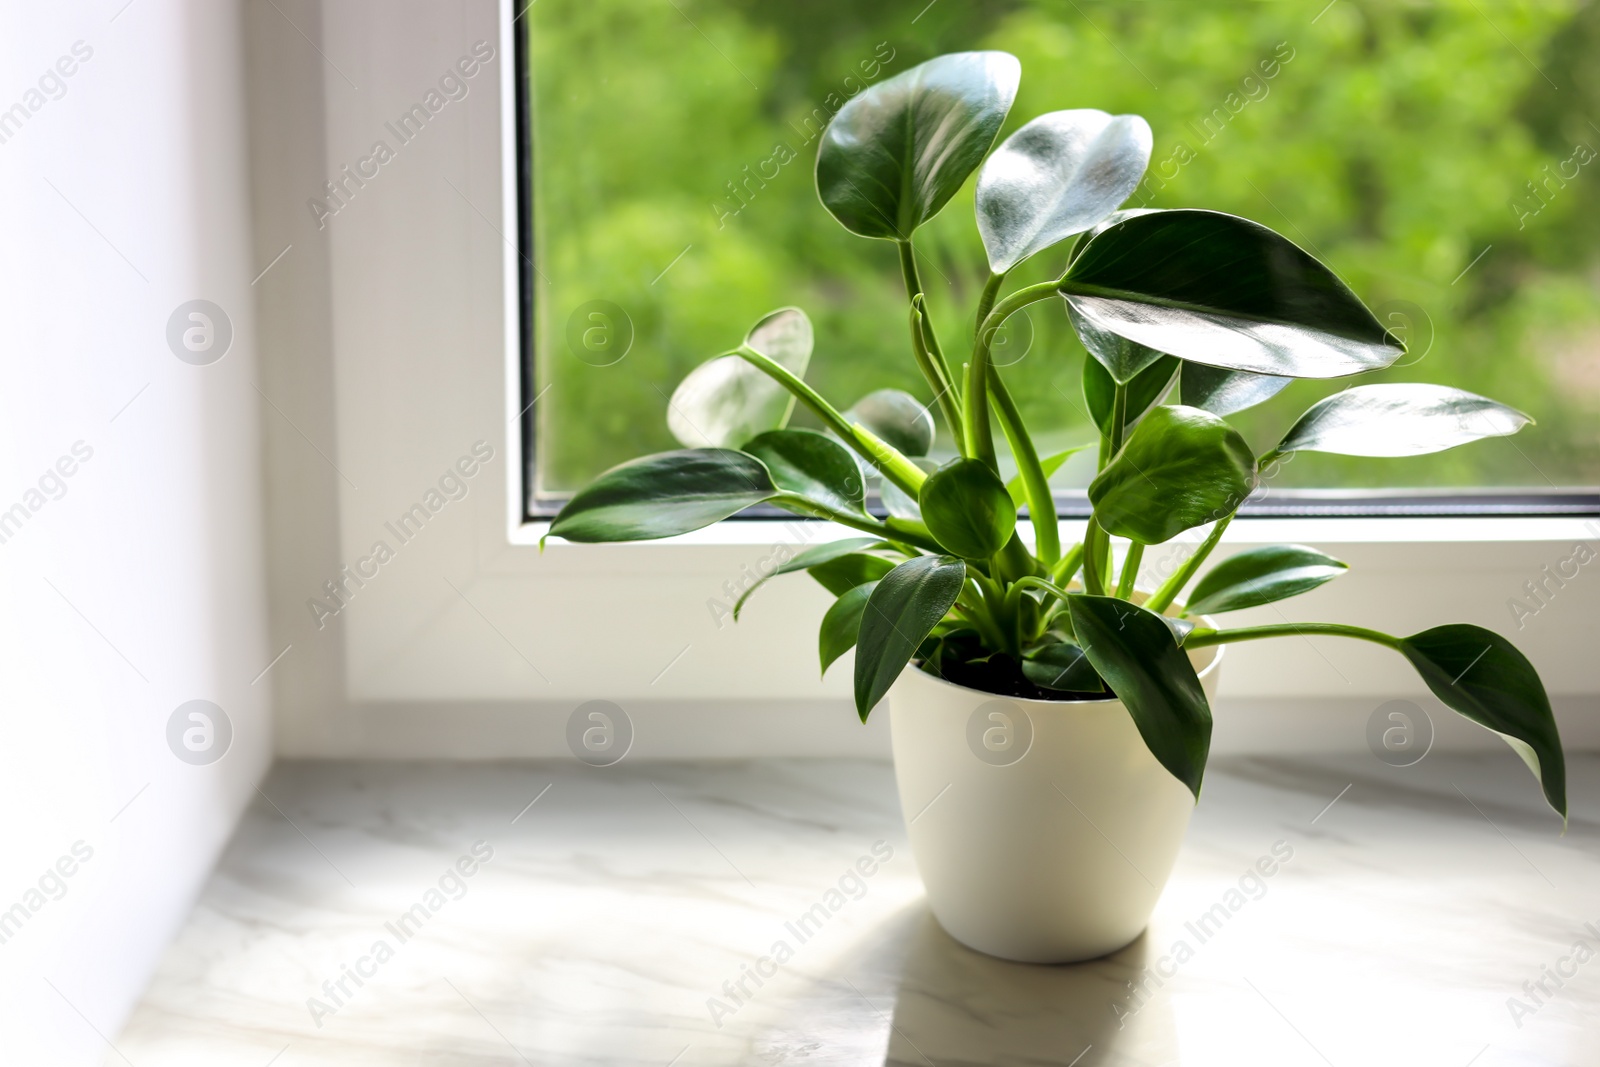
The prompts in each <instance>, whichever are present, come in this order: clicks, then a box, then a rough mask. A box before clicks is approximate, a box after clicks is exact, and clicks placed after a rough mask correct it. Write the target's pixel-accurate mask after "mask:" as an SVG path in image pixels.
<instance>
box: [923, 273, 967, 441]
mask: <svg viewBox="0 0 1600 1067" xmlns="http://www.w3.org/2000/svg"><path fill="white" fill-rule="evenodd" d="M924 304H925V298H924V297H923V295H922V294H921V293H918V294H917V295H916V296H914V297H912V298H911V352H912V354H913V355H914V356H916V359H917V366H918V367H919V368H920V369H921V370H922V376H923V377H924V378H926V379H927V380H928V384H929V385H930V386H931V387H932V388H933V390H934V402H935V403H937V404H938V405H939V414H941V415H943V416H944V421H945V425H946V426H948V427H949V429H950V437H951V440H953V441H954V442H955V446H956V451H957V452H958V453H960V454H961V455H963V456H965V455H966V454H967V440H966V437H967V435H966V434H965V433H964V432H963V427H962V425H961V395H960V394H959V393H957V392H956V390H955V386H954V385H953V384H952V383H951V382H949V381H947V380H945V375H948V374H949V373H950V372H949V370H948V369H947V368H946V367H945V365H944V360H943V359H938V360H936V359H935V358H934V356H933V354H932V352H931V351H930V350H929V341H931V340H932V338H933V326H932V324H931V323H929V322H928V321H927V316H926V313H925V312H924V310H923V308H924Z"/></svg>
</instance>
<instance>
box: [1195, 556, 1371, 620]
mask: <svg viewBox="0 0 1600 1067" xmlns="http://www.w3.org/2000/svg"><path fill="white" fill-rule="evenodd" d="M1348 569H1349V565H1348V564H1345V563H1342V562H1340V561H1339V560H1336V559H1334V558H1333V557H1332V556H1328V555H1324V554H1323V553H1321V552H1318V551H1317V550H1316V549H1314V548H1307V547H1306V546H1305V545H1263V546H1262V547H1260V548H1251V549H1246V550H1245V551H1243V552H1240V553H1238V554H1237V555H1234V556H1229V557H1228V558H1227V559H1225V560H1223V561H1222V562H1221V563H1218V564H1217V565H1216V566H1215V567H1212V568H1211V570H1210V571H1208V572H1207V573H1206V575H1205V577H1203V578H1201V579H1200V581H1199V582H1197V583H1196V584H1195V587H1194V592H1193V593H1191V594H1190V596H1189V605H1188V608H1187V613H1188V614H1190V615H1215V614H1219V613H1221V612H1224V611H1239V610H1241V609H1243V608H1254V607H1259V606H1261V605H1262V604H1270V603H1272V602H1273V601H1275V600H1286V599H1288V598H1289V597H1292V596H1299V595H1300V594H1301V593H1305V592H1309V591H1310V590H1312V589H1315V588H1316V587H1317V586H1319V585H1322V584H1323V583H1324V582H1331V581H1332V580H1333V579H1335V578H1337V577H1339V575H1341V574H1343V573H1344V572H1345V571H1346V570H1348Z"/></svg>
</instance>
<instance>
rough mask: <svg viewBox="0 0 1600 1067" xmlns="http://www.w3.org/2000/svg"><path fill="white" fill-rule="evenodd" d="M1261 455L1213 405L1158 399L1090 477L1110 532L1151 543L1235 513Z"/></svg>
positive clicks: (1099, 512)
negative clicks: (1253, 452) (1172, 403)
mask: <svg viewBox="0 0 1600 1067" xmlns="http://www.w3.org/2000/svg"><path fill="white" fill-rule="evenodd" d="M1255 471H1256V461H1255V457H1254V456H1252V455H1251V454H1250V446H1249V445H1248V444H1246V443H1245V440H1244V438H1243V437H1240V436H1239V432H1238V431H1237V430H1235V429H1234V428H1233V427H1231V426H1229V425H1228V424H1227V423H1226V422H1223V421H1222V420H1221V419H1219V418H1217V416H1215V415H1213V414H1211V413H1210V412H1209V411H1201V410H1200V409H1199V408H1187V407H1182V406H1170V407H1167V406H1163V407H1158V408H1156V409H1155V410H1153V411H1151V412H1150V414H1148V415H1146V416H1145V417H1144V419H1143V421H1141V422H1140V423H1139V425H1138V427H1137V428H1136V429H1135V430H1134V431H1133V433H1132V434H1131V435H1129V437H1128V440H1127V443H1126V444H1124V445H1123V446H1122V451H1121V452H1118V453H1117V455H1116V458H1115V459H1113V460H1112V461H1111V462H1110V463H1108V464H1107V465H1106V468H1105V470H1103V471H1101V472H1100V474H1099V476H1098V477H1096V478H1095V480H1094V481H1093V482H1091V483H1090V484H1089V500H1090V501H1091V502H1092V503H1093V504H1094V514H1095V517H1096V518H1098V519H1099V520H1100V526H1101V528H1103V529H1104V530H1106V531H1107V532H1108V533H1113V534H1116V535H1117V536H1119V537H1126V538H1129V539H1130V540H1134V541H1139V542H1141V543H1143V544H1146V545H1155V544H1160V543H1161V542H1163V541H1167V540H1170V539H1171V538H1173V537H1175V536H1177V535H1178V534H1180V533H1182V532H1183V531H1184V530H1188V529H1192V528H1193V527H1195V526H1200V525H1203V524H1205V523H1208V522H1214V521H1216V520H1217V519H1220V518H1222V517H1223V516H1224V515H1229V514H1232V513H1233V511H1234V510H1235V509H1237V508H1238V507H1239V505H1240V504H1242V503H1244V499H1245V497H1247V496H1249V495H1250V490H1251V488H1252V487H1253V486H1254V484H1255Z"/></svg>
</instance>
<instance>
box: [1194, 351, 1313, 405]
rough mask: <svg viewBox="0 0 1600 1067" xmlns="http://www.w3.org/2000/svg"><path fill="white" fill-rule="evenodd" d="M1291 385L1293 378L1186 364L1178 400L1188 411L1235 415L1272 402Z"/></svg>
mask: <svg viewBox="0 0 1600 1067" xmlns="http://www.w3.org/2000/svg"><path fill="white" fill-rule="evenodd" d="M1292 381H1294V379H1293V378H1280V377H1278V376H1277V375H1273V374H1250V373H1248V372H1246V371H1242V370H1223V369H1222V368H1221V367H1208V366H1206V365H1205V364H1204V363H1185V364H1184V365H1183V371H1182V375H1181V376H1180V378H1179V379H1178V397H1179V399H1180V400H1181V401H1182V402H1183V403H1185V404H1187V405H1188V406H1189V407H1192V408H1204V409H1205V410H1206V411H1209V412H1211V414H1213V415H1232V414H1233V413H1235V412H1238V411H1243V410H1245V409H1246V408H1253V407H1255V406H1256V405H1257V404H1260V403H1262V402H1263V401H1267V400H1271V399H1272V398H1273V397H1275V396H1277V395H1278V393H1280V392H1281V391H1282V390H1283V388H1284V386H1286V385H1288V384H1289V383H1290V382H1292Z"/></svg>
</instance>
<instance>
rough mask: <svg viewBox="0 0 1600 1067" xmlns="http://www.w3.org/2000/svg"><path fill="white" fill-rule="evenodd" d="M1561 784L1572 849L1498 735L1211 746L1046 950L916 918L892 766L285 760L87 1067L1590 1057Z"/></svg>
mask: <svg viewBox="0 0 1600 1067" xmlns="http://www.w3.org/2000/svg"><path fill="white" fill-rule="evenodd" d="M1569 775H1570V778H1571V789H1572V819H1571V822H1570V825H1569V827H1568V829H1567V832H1566V833H1565V835H1563V834H1562V833H1561V826H1560V820H1559V819H1557V818H1556V817H1554V816H1553V815H1551V814H1549V813H1548V812H1547V811H1544V810H1542V809H1541V806H1540V801H1539V797H1538V795H1537V791H1536V789H1535V787H1534V786H1533V784H1532V782H1531V780H1530V779H1529V777H1528V775H1527V773H1526V771H1525V769H1524V768H1523V767H1522V765H1521V763H1520V762H1519V761H1518V760H1517V759H1516V758H1515V757H1514V756H1512V755H1511V754H1510V753H1505V754H1503V755H1497V756H1490V755H1483V756H1451V755H1445V754H1436V755H1433V756H1430V757H1429V758H1428V759H1426V760H1424V761H1423V762H1422V763H1421V764H1419V765H1417V766H1415V767H1411V768H1406V769H1394V768H1390V767H1387V766H1384V765H1383V764H1381V763H1378V762H1377V761H1376V760H1373V759H1370V758H1359V759H1358V758H1355V757H1342V758H1327V759H1315V760H1313V759H1298V758H1297V759H1287V758H1282V759H1272V760H1232V761H1229V760H1219V761H1216V762H1215V763H1214V764H1213V766H1212V768H1211V771H1210V773H1209V775H1208V778H1207V782H1206V787H1205V792H1204V797H1203V799H1202V802H1201V804H1200V806H1199V808H1198V810H1197V812H1196V815H1195V819H1194V822H1193V824H1192V826H1191V829H1190V831H1189V836H1188V838H1187V840H1186V843H1185V846H1184V850H1183V853H1182V856H1181V858H1180V859H1179V862H1178V866H1177V870H1176V871H1175V873H1174V875H1173V877H1172V880H1171V882H1170V883H1169V884H1168V886H1167V889H1166V892H1165V894H1164V895H1163V897H1162V900H1161V903H1160V905H1159V906H1158V909H1157V912H1156V916H1155V918H1154V920H1153V922H1152V924H1151V927H1150V929H1149V930H1148V931H1147V932H1146V933H1145V935H1144V936H1143V937H1141V938H1140V939H1139V940H1138V941H1137V942H1135V943H1134V944H1133V945H1131V946H1129V947H1128V948H1126V949H1124V950H1123V951H1121V952H1119V953H1116V954H1115V955H1113V956H1111V957H1108V958H1106V959H1104V960H1100V961H1096V962H1093V963H1088V964H1081V965H1077V966H1069V967H1039V966H1028V965H1018V964H1010V963H1005V962H1003V961H1000V960H996V959H991V958H989V957H985V956H981V955H978V954H976V953H973V952H971V951H969V950H967V949H965V948H963V947H961V946H960V945H958V944H956V943H955V942H953V941H952V940H951V939H950V938H949V937H948V936H946V935H945V934H944V933H943V931H942V930H940V928H939V927H938V925H937V923H936V922H935V921H934V920H933V919H932V917H931V916H930V914H929V912H928V909H927V905H926V903H925V901H924V899H923V896H922V889H921V884H920V882H919V880H918V878H917V873H916V865H915V861H914V860H913V858H912V856H911V853H910V850H909V847H908V846H907V844H906V841H905V831H904V826H903V824H902V818H901V814H900V810H899V804H898V802H897V800H896V797H895V790H894V781H893V770H892V768H891V767H889V766H888V765H887V764H883V763H875V762H856V761H843V760H827V761H822V760H815V761H803V760H794V761H781V760H764V761H754V762H743V763H700V764H692V763H670V764H669V763H657V764H648V763H644V762H639V763H628V762H626V761H625V762H624V763H622V764H620V765H618V766H615V767H610V768H603V769H597V768H590V767H585V766H583V765H581V764H577V763H575V762H568V763H554V762H552V763H497V764H446V763H421V764H419V763H311V762H288V763H280V764H279V765H278V767H277V768H276V769H275V770H274V771H273V773H272V775H271V777H270V779H269V780H268V782H267V783H266V784H265V785H264V787H263V789H264V792H265V794H266V795H267V796H269V797H270V798H271V801H272V803H268V802H267V801H266V800H265V799H261V800H259V801H258V802H257V804H256V805H255V806H254V807H253V808H252V809H251V810H250V812H249V813H248V814H247V816H246V818H245V820H244V822H243V824H242V825H241V827H240V829H239V832H238V834H237V835H236V837H235V839H234V841H233V842H232V844H231V845H230V847H229V848H228V850H227V852H226V854H225V856H224V858H223V860H222V862H221V863H220V865H219V867H218V869H217V870H216V872H215V874H214V875H213V877H212V879H211V882H210V883H209V885H208V886H207V888H206V890H205V892H204V893H203V895H202V897H201V899H200V900H199V902H198V903H197V904H196V906H195V909H194V912H193V914H192V916H191V917H190V919H189V921H188V924H187V926H186V927H185V928H184V929H183V931H182V932H181V934H180V935H179V937H178V938H177V940H176V941H175V942H174V944H173V945H172V946H171V948H170V949H169V951H168V953H167V956H166V958H165V960H164V962H163V964H162V966H161V967H160V969H159V971H158V973H157V974H156V976H155V978H154V980H153V981H152V982H151V985H150V987H149V989H148V990H147V991H146V993H145V996H144V998H143V1000H142V1002H141V1003H140V1005H139V1007H138V1008H137V1010H136V1011H135V1013H134V1015H133V1017H132V1018H131V1020H130V1021H129V1023H128V1025H127V1026H126V1027H125V1029H124V1030H123V1032H122V1033H121V1034H120V1035H119V1036H117V1037H116V1038H115V1049H114V1050H112V1051H109V1052H108V1054H107V1060H106V1062H107V1063H115V1064H133V1065H135V1067H149V1065H158V1067H186V1065H190V1064H194V1065H201V1064H203V1065H206V1067H222V1065H233V1064H238V1065H243V1067H267V1065H268V1064H271V1065H272V1067H311V1065H320V1064H341V1065H347V1064H361V1065H368V1064H370V1065H376V1067H388V1065H396V1067H398V1065H402V1064H405V1065H413V1064H430V1065H432V1064H438V1065H469V1064H470V1065H487V1064H539V1065H544V1064H552V1065H558V1064H559V1065H586V1064H656V1065H659V1067H690V1065H700V1064H705V1065H713V1064H841V1065H842V1064H852V1065H853V1064H885V1063H889V1064H916V1065H923V1067H929V1065H932V1067H955V1065H963V1064H1063V1065H1077V1067H1097V1065H1111V1064H1116V1065H1152V1067H1153V1065H1157V1064H1183V1065H1200V1064H1227V1065H1229V1067H1238V1065H1246V1064H1264V1065H1265V1064H1270V1065H1273V1067H1293V1065H1299V1064H1306V1065H1313V1067H1329V1065H1336V1067H1358V1065H1360V1067H1368V1065H1377V1064H1404V1065H1407V1067H1414V1065H1422V1064H1427V1065H1433V1064H1437V1065H1442V1067H1469V1065H1471V1067H1504V1065H1511V1064H1518V1065H1522V1064H1561V1065H1586V1064H1600V955H1597V956H1595V957H1594V958H1592V959H1591V958H1590V957H1588V956H1583V954H1582V952H1575V951H1574V946H1575V944H1576V943H1577V942H1579V941H1582V942H1584V943H1585V944H1586V945H1587V946H1588V947H1589V950H1590V951H1591V952H1593V953H1600V757H1594V756H1583V757H1575V758H1574V759H1573V761H1572V764H1571V766H1570V768H1569ZM274 805H276V807H274ZM280 809H281V810H280ZM928 817H933V816H932V815H931V814H930V815H929V816H928ZM1269 870H1270V874H1268V873H1264V872H1267V871H1269ZM868 872H870V873H868ZM818 905H821V907H820V910H819V909H818V907H817V906H818ZM807 915H809V916H811V918H810V920H809V921H807V920H805V919H804V917H805V916H807ZM819 916H821V917H820V918H819ZM1586 924H1592V925H1586ZM380 946H382V947H381V948H380ZM1579 956H1583V958H1582V959H1581V960H1580V959H1579V958H1578V957H1579ZM1558 972H1560V973H1559V975H1558ZM1562 975H1564V976H1562ZM1558 981H1559V983H1560V984H1559V985H1558V984H1557V982H1558ZM1541 982H1542V983H1543V987H1544V988H1543V991H1541V989H1540V983H1541ZM1525 983H1526V984H1525ZM1518 1005H1520V1007H1519V1006H1518Z"/></svg>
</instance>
